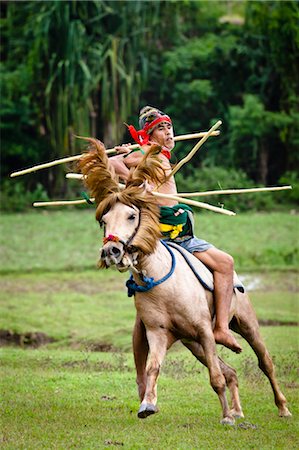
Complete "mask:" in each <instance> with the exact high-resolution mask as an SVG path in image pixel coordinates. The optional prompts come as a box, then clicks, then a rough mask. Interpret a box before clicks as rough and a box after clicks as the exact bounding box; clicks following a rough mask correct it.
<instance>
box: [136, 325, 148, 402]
mask: <svg viewBox="0 0 299 450" xmlns="http://www.w3.org/2000/svg"><path fill="white" fill-rule="evenodd" d="M133 351H134V361H135V368H136V383H137V386H138V395H139V398H140V401H142V399H143V397H144V394H145V388H146V361H147V357H148V351H149V347H148V342H147V337H146V332H145V326H144V324H143V322H142V321H141V319H140V318H139V316H136V320H135V326H134V331H133Z"/></svg>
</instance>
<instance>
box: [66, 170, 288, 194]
mask: <svg viewBox="0 0 299 450" xmlns="http://www.w3.org/2000/svg"><path fill="white" fill-rule="evenodd" d="M74 175H79V174H74ZM70 178H72V177H70ZM286 189H292V186H273V187H263V188H249V189H222V190H218V191H202V192H182V193H179V194H177V195H178V196H179V197H189V198H190V197H204V196H205V195H223V194H247V193H249V192H268V191H284V190H286Z"/></svg>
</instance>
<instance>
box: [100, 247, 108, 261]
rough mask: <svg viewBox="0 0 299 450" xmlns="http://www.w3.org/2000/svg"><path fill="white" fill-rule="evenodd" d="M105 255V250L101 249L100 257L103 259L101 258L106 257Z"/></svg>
mask: <svg viewBox="0 0 299 450" xmlns="http://www.w3.org/2000/svg"><path fill="white" fill-rule="evenodd" d="M106 256H107V252H106V250H104V249H103V250H101V253H100V257H101V258H102V259H103V258H106Z"/></svg>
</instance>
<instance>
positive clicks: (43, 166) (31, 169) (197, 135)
mask: <svg viewBox="0 0 299 450" xmlns="http://www.w3.org/2000/svg"><path fill="white" fill-rule="evenodd" d="M206 134H207V132H206V131H201V132H199V133H193V134H181V135H179V136H175V137H174V140H175V141H183V140H186V139H198V138H200V137H203V136H205V135H206ZM219 134H220V131H214V132H213V133H211V134H210V136H211V135H212V136H218V135H219ZM138 147H139V144H133V145H129V148H130V149H131V150H134V149H136V148H138ZM115 151H116V150H115V147H113V148H109V149H107V150H106V153H107V154H108V155H110V154H111V153H115ZM81 156H82V154H80V155H74V156H68V157H66V158H60V159H55V160H54V161H50V162H47V163H43V164H38V165H36V166H33V167H29V168H28V169H23V170H19V171H17V172H13V173H11V174H10V177H11V178H13V177H18V176H20V175H25V174H27V173H31V172H36V171H37V170H41V169H47V168H48V167H53V166H57V165H59V164H64V163H68V162H72V161H76V160H78V159H80V158H81Z"/></svg>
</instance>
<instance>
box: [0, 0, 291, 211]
mask: <svg viewBox="0 0 299 450" xmlns="http://www.w3.org/2000/svg"><path fill="white" fill-rule="evenodd" d="M0 7H1V62H2V64H1V147H2V152H1V153H2V164H1V166H2V177H1V189H2V193H3V197H2V201H1V206H2V209H16V208H17V209H22V208H24V206H26V205H27V206H28V205H29V204H30V203H31V199H33V200H38V199H40V200H42V199H45V198H47V197H50V198H53V197H57V198H68V197H69V196H71V195H72V196H74V197H75V196H78V195H80V189H79V188H78V186H77V185H76V184H74V183H73V184H71V183H69V182H68V183H67V182H66V180H65V177H64V171H65V168H63V167H56V168H54V169H52V170H46V171H40V172H36V173H35V174H33V175H27V176H26V177H22V178H18V179H14V180H9V181H8V175H9V173H10V172H12V171H14V170H18V169H19V168H24V167H29V166H31V165H34V164H37V163H40V162H43V161H48V160H53V159H55V158H59V157H63V156H66V155H72V154H76V153H78V152H79V151H80V148H79V144H78V142H77V140H76V139H75V138H74V135H92V136H96V137H98V138H100V139H101V140H103V141H104V142H105V145H106V146H107V147H110V146H113V145H115V144H118V143H120V142H128V141H130V138H129V136H128V134H127V132H126V127H125V126H124V122H126V123H134V124H135V125H137V114H138V110H139V108H140V107H141V106H143V105H145V104H151V105H155V106H158V107H159V108H161V109H162V110H165V111H166V112H167V113H168V114H170V115H171V117H172V118H173V122H174V124H175V132H176V134H182V133H186V132H193V131H194V132H195V131H198V130H203V129H207V128H209V127H210V125H211V124H212V123H214V122H215V121H216V120H217V119H221V120H222V121H223V126H222V130H221V131H222V132H221V135H220V137H219V138H215V139H211V140H210V141H209V142H207V143H206V144H205V147H204V148H203V149H202V151H201V152H200V153H199V155H198V156H197V157H196V158H194V160H193V161H192V165H191V164H190V165H188V166H186V167H185V168H183V169H182V171H181V173H180V176H179V177H178V184H179V188H180V189H181V188H184V190H191V189H193V185H194V186H196V189H197V190H198V188H200V189H203V190H206V189H215V188H216V189H217V188H218V187H219V185H221V187H222V188H233V187H247V186H252V185H273V184H279V183H284V184H286V183H287V184H292V185H293V192H292V194H290V193H289V192H288V193H287V194H275V195H272V196H271V195H270V196H268V197H267V198H266V200H258V199H257V197H253V199H254V201H252V200H251V201H249V200H248V199H247V198H246V199H245V197H242V198H241V197H239V198H238V199H237V200H234V204H233V206H234V207H235V208H237V209H238V208H240V209H241V210H242V209H246V208H248V204H249V203H252V204H254V205H255V207H256V208H257V209H265V208H273V207H274V203H275V204H276V206H277V203H285V202H289V203H295V202H296V201H298V200H299V190H298V171H297V169H298V151H297V148H298V143H299V131H298V130H299V126H298V124H299V111H298V79H299V76H298V75H299V74H298V64H297V62H298V57H299V31H298V26H297V25H298V18H299V8H298V2H296V1H267V2H259V1H242V2H241V1H226V2H222V1H213V2H212V1H201V0H197V1H190V0H184V1H177V0H173V1H156V2H152V1H141V0H134V1H116V2H115V1H99V0H91V1H88V2H85V1H63V2H61V1H47V2H44V1H25V2H17V1H3V2H1V5H0ZM189 146H191V144H190V143H189V144H186V142H185V143H179V144H177V147H176V151H175V155H174V160H173V162H176V160H178V159H180V158H181V157H182V156H183V155H185V154H186V152H187V151H188V148H189ZM194 180H196V181H194ZM263 195H264V194H263ZM220 201H221V200H220ZM222 201H223V200H222ZM226 202H227V200H226ZM230 202H231V199H230V200H229V201H228V206H231V203H230Z"/></svg>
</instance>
